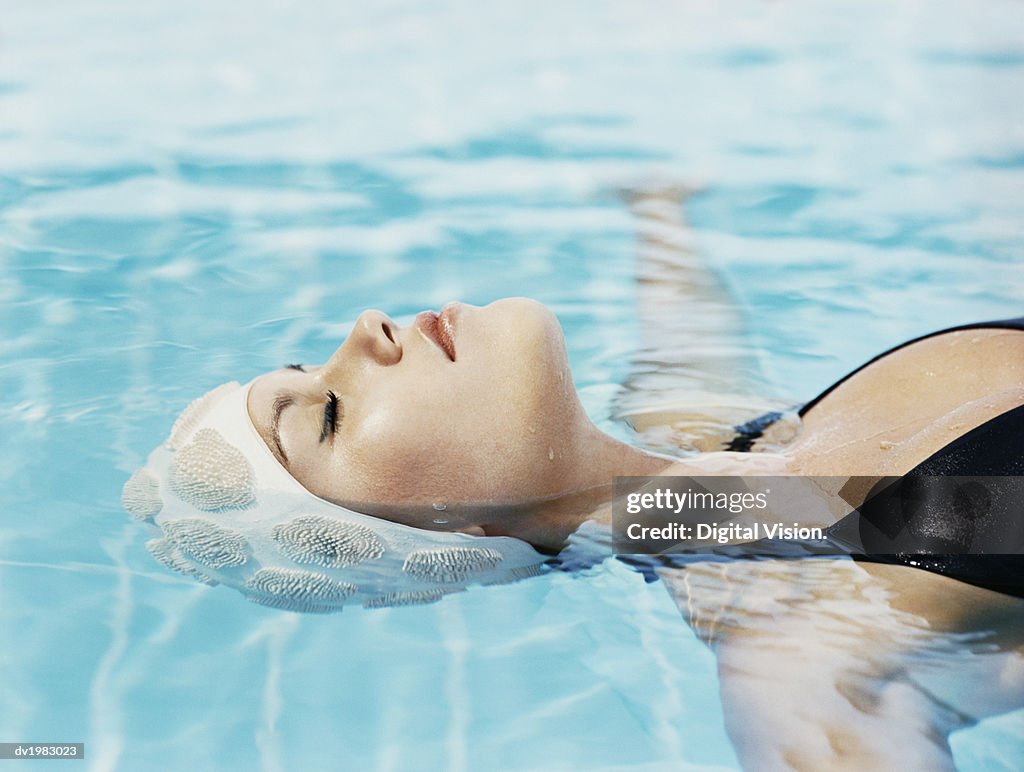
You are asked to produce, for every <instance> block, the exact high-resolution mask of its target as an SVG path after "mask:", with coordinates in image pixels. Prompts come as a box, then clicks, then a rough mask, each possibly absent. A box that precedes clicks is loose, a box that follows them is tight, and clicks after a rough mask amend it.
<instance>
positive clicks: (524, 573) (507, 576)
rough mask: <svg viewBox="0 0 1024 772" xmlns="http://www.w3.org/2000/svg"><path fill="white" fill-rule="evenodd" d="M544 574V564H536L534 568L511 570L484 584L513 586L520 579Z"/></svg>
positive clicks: (520, 567)
mask: <svg viewBox="0 0 1024 772" xmlns="http://www.w3.org/2000/svg"><path fill="white" fill-rule="evenodd" d="M543 572H544V564H543V563H535V564H534V565H532V566H519V567H518V568H510V569H509V570H508V571H506V572H505V573H504V575H502V576H499V577H497V578H496V579H491V580H490V581H486V582H483V584H486V585H495V584H513V583H514V582H518V581H519V580H520V579H530V578H532V577H534V576H540V575H541V574H542V573H543Z"/></svg>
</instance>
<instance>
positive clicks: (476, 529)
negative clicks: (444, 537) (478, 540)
mask: <svg viewBox="0 0 1024 772" xmlns="http://www.w3.org/2000/svg"><path fill="white" fill-rule="evenodd" d="M455 533H468V534H469V535H470V536H486V535H487V534H486V533H485V532H484V529H483V528H481V527H480V526H479V525H467V526H466V527H465V528H460V529H459V530H457V531H456V532H455Z"/></svg>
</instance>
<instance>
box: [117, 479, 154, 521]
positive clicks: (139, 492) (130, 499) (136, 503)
mask: <svg viewBox="0 0 1024 772" xmlns="http://www.w3.org/2000/svg"><path fill="white" fill-rule="evenodd" d="M121 506H123V507H124V508H125V510H126V511H127V512H128V513H129V514H130V515H131V516H132V517H134V518H135V519H136V520H149V519H151V518H152V517H153V516H154V515H156V514H157V513H159V512H160V510H161V509H163V506H164V502H163V501H162V500H161V498H160V484H159V483H158V482H157V479H156V478H155V477H154V476H153V475H151V474H150V473H149V472H147V471H146V470H145V469H136V470H135V472H134V473H133V474H132V476H131V477H129V478H128V482H126V483H125V484H124V488H122V489H121Z"/></svg>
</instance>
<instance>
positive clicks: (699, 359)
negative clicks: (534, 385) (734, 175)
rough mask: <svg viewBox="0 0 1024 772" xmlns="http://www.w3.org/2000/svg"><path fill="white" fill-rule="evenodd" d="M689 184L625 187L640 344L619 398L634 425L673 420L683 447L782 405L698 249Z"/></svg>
mask: <svg viewBox="0 0 1024 772" xmlns="http://www.w3.org/2000/svg"><path fill="white" fill-rule="evenodd" d="M691 193H692V191H691V190H688V189H687V188H685V187H682V186H670V185H661V186H658V185H652V186H649V187H644V188H634V189H629V190H626V191H623V192H622V195H623V198H624V199H625V201H626V203H627V205H628V207H629V210H630V212H631V213H632V214H633V215H634V217H635V218H636V228H637V258H636V261H637V262H636V275H637V284H636V307H637V316H638V319H639V321H640V327H641V336H642V341H643V347H642V348H641V350H640V351H639V352H638V356H637V359H636V361H635V362H634V371H633V373H632V375H630V377H629V378H628V379H627V380H626V382H625V384H623V390H622V392H621V393H620V396H619V398H618V399H617V402H616V406H615V409H616V417H617V418H622V419H624V420H626V421H627V422H628V423H629V424H630V425H631V426H632V427H633V428H634V429H636V430H637V431H639V432H644V431H646V430H649V429H652V428H657V427H666V426H670V427H672V430H673V432H674V434H675V439H676V440H677V443H678V444H679V445H680V446H681V447H688V446H689V447H692V448H696V449H699V450H718V449H721V447H722V440H723V438H724V439H726V440H727V439H729V438H731V427H732V426H733V425H734V424H737V423H742V422H743V421H746V420H749V419H751V418H753V417H755V416H757V415H760V414H762V413H764V412H767V411H768V410H772V409H778V408H779V405H778V404H775V403H770V402H768V401H767V400H764V399H762V398H756V397H754V396H753V394H754V393H755V389H756V386H757V384H758V383H759V382H760V381H761V378H760V376H759V373H758V367H757V361H756V356H755V355H754V351H753V349H752V347H751V346H750V344H749V343H748V342H747V341H746V339H745V327H744V322H743V318H742V315H741V313H740V312H739V309H738V308H737V304H736V302H735V301H734V299H733V298H732V297H731V295H730V293H729V290H728V288H727V287H726V285H725V283H724V282H723V280H722V278H721V277H720V276H719V275H718V274H716V273H715V272H714V271H713V270H711V268H710V267H709V266H708V265H707V264H706V262H705V261H704V260H703V259H701V257H700V256H699V255H698V254H697V251H696V249H695V246H694V236H693V231H692V230H691V228H690V226H689V224H688V222H687V220H686V216H685V212H684V207H683V204H684V201H685V200H686V198H687V197H688V196H689V195H690V194H691Z"/></svg>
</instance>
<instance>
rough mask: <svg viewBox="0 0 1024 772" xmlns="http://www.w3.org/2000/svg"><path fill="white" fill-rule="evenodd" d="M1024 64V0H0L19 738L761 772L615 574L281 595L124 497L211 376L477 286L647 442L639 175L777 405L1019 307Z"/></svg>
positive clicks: (108, 753) (678, 644) (990, 723)
mask: <svg viewBox="0 0 1024 772" xmlns="http://www.w3.org/2000/svg"><path fill="white" fill-rule="evenodd" d="M1022 75H1024V17H1022V16H1021V14H1020V9H1019V5H1018V4H1017V3H1015V2H1008V1H1007V2H983V3H980V4H961V5H960V6H957V7H951V6H935V5H933V4H930V3H923V2H908V3H902V4H899V5H897V6H892V5H891V4H883V3H867V4H865V3H860V2H837V3H830V4H828V6H827V7H822V4H817V3H811V2H804V1H800V2H786V3H760V2H758V3H753V2H750V3H746V2H744V3H739V4H731V5H730V7H729V8H728V9H727V10H726V9H722V8H720V7H719V6H718V5H717V4H715V3H710V2H687V3H664V2H652V1H651V0H642V1H641V2H638V3H629V4H618V5H602V6H598V7H595V6H594V4H592V3H584V2H579V1H578V0H570V1H569V2H560V3H555V4H551V3H539V2H530V3H525V4H524V3H522V2H519V3H510V2H505V3H474V2H470V1H469V0H452V1H451V2H432V3H409V2H378V3H374V4H372V5H371V4H344V5H343V4H338V3H327V2H322V1H320V0H311V1H310V2H304V3H301V4H295V5H292V4H289V3H286V2H278V3H271V4H266V5H265V6H259V7H248V6H247V7H246V8H245V9H244V10H241V9H240V7H239V6H238V4H237V3H230V2H226V0H217V1H215V2H203V3H199V2H184V3H182V2H174V3H171V2H167V1H166V0H157V1H156V2H150V3H145V4H136V3H127V2H124V0H111V1H109V2H101V3H95V4H90V5H89V7H85V6H84V5H83V4H80V3H70V2H38V3H32V4H28V3H21V4H17V5H15V4H10V3H9V4H7V7H5V8H4V13H3V22H2V24H0V513H2V515H3V516H2V518H0V610H2V615H3V618H2V621H0V742H15V741H33V742H34V741H55V742H78V741H84V742H85V743H86V752H87V756H88V762H87V763H88V767H89V768H90V769H100V770H107V769H130V770H136V769H162V770H171V769H257V768H258V769H264V770H286V769H340V768H365V767H369V768H375V769H402V770H408V769H450V770H478V769H486V770H492V769H493V770H524V769H580V768H586V769H623V770H624V769H629V770H634V769H641V770H661V769H666V768H672V769H735V768H737V765H738V762H737V758H736V755H735V753H734V751H733V750H732V747H731V745H730V743H729V740H728V738H727V736H726V734H725V730H724V725H723V716H722V709H721V707H720V703H719V698H718V681H717V674H716V668H715V660H714V657H713V656H712V654H711V653H710V651H709V650H708V649H707V648H706V647H705V646H704V645H703V644H702V643H701V642H700V641H698V640H697V638H696V637H695V635H694V634H693V632H691V630H690V628H689V627H688V626H687V625H686V624H685V623H684V622H683V620H682V618H681V616H680V614H679V612H678V610H677V609H676V606H675V604H674V603H673V601H672V599H671V598H670V597H669V595H668V593H667V592H666V591H665V589H664V587H663V586H662V585H661V584H660V583H656V584H645V583H644V581H643V579H642V577H641V576H640V575H639V574H637V573H635V572H633V571H632V570H630V569H629V568H627V567H626V566H624V565H622V564H621V563H619V562H617V561H607V562H605V563H603V564H601V565H599V566H597V567H595V568H593V569H590V570H589V571H587V572H584V573H582V574H566V573H552V574H548V575H545V576H543V577H540V578H537V579H533V580H530V581H524V582H520V583H517V584H514V585H508V586H502V587H497V588H486V589H476V590H471V591H469V592H466V593H461V594H459V595H457V596H452V597H449V598H446V599H445V600H444V601H442V602H441V603H438V604H436V605H433V606H426V607H421V608H408V609H393V610H384V611H380V610H376V611H372V610H363V609H360V608H348V609H346V610H345V611H344V613H342V614H339V615H334V616H328V617H319V616H317V617H313V616H305V615H294V614H290V613H283V612H280V611H275V610H272V609H267V608H262V607H259V606H256V605H254V604H250V603H247V602H245V601H244V600H243V599H242V598H241V596H239V595H238V594H237V593H234V592H231V591H229V590H227V589H225V588H207V587H203V586H198V585H196V584H194V583H192V582H190V581H188V580H185V579H183V578H180V577H178V576H177V575H172V574H170V573H169V572H167V571H165V570H163V569H162V568H160V567H159V566H158V565H157V564H155V563H154V562H153V560H152V558H151V557H150V556H149V554H148V552H146V550H145V549H144V548H143V543H144V541H145V540H146V538H147V534H146V532H145V529H143V528H142V527H140V526H139V525H138V524H137V523H134V522H132V521H131V520H130V519H129V518H128V517H127V516H126V515H125V514H124V512H123V511H122V510H121V508H120V503H119V496H120V490H121V486H122V484H123V483H124V481H125V479H126V478H127V477H128V475H129V474H130V473H131V471H132V470H133V469H134V468H136V467H137V466H138V465H140V463H141V462H142V461H143V460H144V459H145V457H146V455H147V454H148V452H149V451H150V450H151V449H152V447H153V446H154V445H155V444H156V443H157V442H159V441H160V440H161V439H162V438H163V437H164V436H165V435H166V433H167V431H168V430H169V427H170V425H171V423H172V422H173V420H174V417H175V416H176V415H177V414H178V412H179V411H180V410H181V409H182V408H183V407H184V406H185V405H186V404H187V403H188V402H189V401H190V400H191V399H193V398H194V397H195V396H197V395H199V394H201V393H203V392H204V391H206V390H208V389H209V388H211V387H213V386H215V385H217V384H219V383H221V382H224V381H227V380H232V379H237V380H241V381H245V380H248V379H249V378H251V377H253V376H254V375H256V374H258V373H260V372H262V371H265V370H267V369H271V368H274V367H278V366H280V365H282V364H284V363H287V362H309V363H311V362H317V361H320V360H323V359H324V358H325V357H327V356H328V355H329V354H330V353H331V352H332V351H333V350H334V348H335V346H336V345H337V344H338V343H339V342H340V340H341V339H342V338H343V337H344V335H345V333H346V331H347V329H348V327H349V325H350V324H351V323H352V321H353V320H354V318H355V317H356V315H357V314H358V313H359V312H360V311H361V310H362V309H364V308H368V307H375V308H381V309H383V310H385V311H387V312H388V313H389V314H391V315H392V316H393V317H394V318H395V319H396V320H398V321H399V322H406V321H408V320H409V319H410V318H411V315H412V314H414V313H415V312H417V311H419V310H422V309H423V308H430V307H433V308H437V307H439V306H440V305H441V304H442V303H444V302H445V301H447V300H450V299H453V298H458V299H461V300H465V301H467V302H471V303H486V302H490V301H491V300H493V299H495V298H498V297H502V296H507V295H529V296H531V297H535V298H537V299H539V300H541V301H543V302H545V303H547V304H549V305H550V306H551V307H552V308H553V309H554V310H555V311H556V312H557V313H558V315H559V317H560V319H561V321H562V323H563V326H564V328H565V332H566V337H567V341H568V346H569V350H570V357H571V361H572V365H573V372H574V376H575V378H576V382H577V386H578V387H579V388H580V390H581V393H582V395H583V399H584V402H585V404H586V406H587V409H588V411H589V412H590V414H591V415H592V416H593V417H594V419H595V420H596V421H597V422H598V424H599V425H601V426H602V427H603V428H605V429H607V430H608V431H610V432H612V433H613V434H616V435H617V436H620V437H623V438H628V437H629V433H628V431H627V430H626V429H625V427H623V426H621V425H619V424H617V423H614V422H613V421H612V420H611V417H610V416H611V414H612V406H613V404H614V401H615V398H616V394H617V393H618V391H619V384H621V383H622V382H623V381H624V380H625V379H626V378H627V377H628V376H629V373H630V368H631V363H630V360H631V356H632V354H633V353H634V352H636V351H637V350H638V349H639V348H641V347H642V346H643V345H644V343H645V341H644V340H643V339H642V338H643V333H642V331H641V330H640V329H639V327H638V325H637V324H636V323H635V316H636V313H635V312H636V308H635V282H634V274H635V264H634V244H633V227H634V223H633V221H632V220H631V219H630V215H629V214H628V212H627V211H626V208H625V207H624V206H623V204H622V202H621V201H620V200H619V199H618V198H617V197H616V196H615V195H614V193H613V191H614V189H615V188H616V187H618V186H621V185H623V184H626V183H630V182H635V181H637V180H642V179H644V178H646V177H649V176H651V175H654V174H656V175H660V176H661V177H662V178H669V179H676V180H684V181H687V182H690V183H696V184H699V185H701V186H702V190H701V192H699V193H698V194H696V195H695V196H694V197H693V198H692V199H691V200H690V201H689V202H688V210H687V211H688V216H689V219H690V222H691V223H692V225H693V227H694V229H695V238H696V243H697V247H698V249H699V251H700V253H701V254H702V255H704V256H705V257H706V260H707V262H708V264H709V265H711V266H713V267H714V268H715V269H716V270H717V271H718V272H719V273H720V274H721V275H722V276H723V277H724V279H725V280H726V282H727V283H728V285H729V287H730V288H731V290H732V292H733V294H734V295H735V297H736V302H737V303H738V304H739V306H740V308H741V309H742V310H743V313H744V315H745V317H746V320H747V326H748V329H749V331H750V337H749V343H748V346H749V349H748V351H747V353H748V354H750V356H751V361H755V362H757V363H758V365H759V368H760V374H759V377H761V378H762V379H763V388H764V393H765V394H766V395H768V394H770V395H772V396H773V398H777V399H783V400H786V399H788V400H792V401H794V402H795V401H799V400H800V399H806V398H807V397H809V396H811V395H813V394H814V393H816V391H818V390H820V389H821V388H823V387H824V386H825V385H827V384H828V383H829V382H831V381H832V380H834V379H835V378H836V377H838V376H839V375H841V374H843V373H844V372H845V371H847V370H848V369H850V368H852V367H853V366H855V365H857V364H859V363H860V362H862V361H864V360H865V359H867V358H869V357H870V356H872V355H873V354H874V353H877V351H879V350H880V349H882V348H884V347H888V346H890V345H893V344H895V343H897V342H899V341H901V340H904V339H906V338H909V337H912V336H915V335H918V334H922V333H925V332H928V331H930V330H933V329H936V328H939V327H942V326H946V325H950V324H956V323H961V322H969V321H977V320H982V319H994V318H1000V317H1005V316H1012V315H1019V314H1021V313H1022V305H1024V301H1022V298H1024V270H1022V254H1024V226H1022V223H1024V103H1022V102H1021V100H1020V99H1019V84H1020V80H1021V77H1022ZM686 312H687V309H686V308H685V306H683V307H681V308H680V310H679V313H680V315H681V316H683V315H685V314H686ZM954 643H955V642H954ZM951 645H953V643H951ZM1022 727H1024V713H1022V712H1020V711H1018V712H1016V713H1012V714H1005V715H1003V716H1000V717H995V718H992V719H988V720H986V721H983V722H982V723H980V724H978V725H977V726H975V727H972V728H970V729H967V730H963V731H960V732H957V733H955V734H954V735H953V737H952V747H953V752H954V757H955V761H956V763H957V765H958V766H959V768H961V769H965V770H982V769H1012V768H1014V767H1015V766H1016V765H1017V764H1016V760H1019V759H1020V758H1022V757H1024V728H1022Z"/></svg>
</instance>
